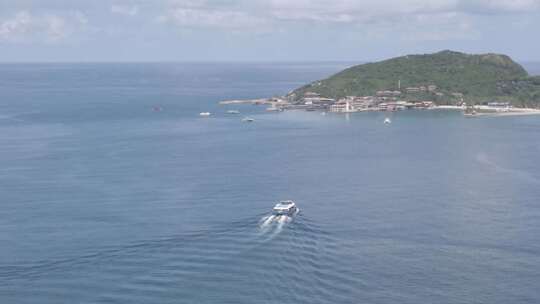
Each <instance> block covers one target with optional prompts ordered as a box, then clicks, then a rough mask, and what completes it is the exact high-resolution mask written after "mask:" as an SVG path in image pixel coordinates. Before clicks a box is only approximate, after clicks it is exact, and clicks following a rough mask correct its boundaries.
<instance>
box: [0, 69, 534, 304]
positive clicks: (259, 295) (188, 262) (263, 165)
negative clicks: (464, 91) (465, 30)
mask: <svg viewBox="0 0 540 304" xmlns="http://www.w3.org/2000/svg"><path fill="white" fill-rule="evenodd" d="M343 67H344V65H343V64H334V63H326V64H320V63H319V64H210V63H208V64H202V63H200V64H165V63H163V64H29V65H24V64H21V65H18V64H13V65H0V203H1V206H0V207H1V208H0V246H1V247H0V303H252V304H257V303H384V304H386V303H411V304H412V303H501V304H502V303H539V302H540V290H539V289H538V286H539V282H540V242H539V235H540V162H539V161H538V160H539V155H540V141H539V138H540V137H539V136H540V117H537V116H524V117H496V118H493V117H492V118H487V117H486V118H477V119H465V118H463V116H462V115H460V114H459V113H455V112H452V111H404V112H397V113H394V114H391V115H392V117H391V118H392V121H393V123H392V124H391V125H384V124H383V119H384V117H385V114H383V113H358V114H355V115H339V114H328V115H326V116H322V115H320V113H318V112H299V111H289V112H283V113H268V112H265V111H264V108H263V107H257V106H252V105H242V106H219V105H218V104H217V102H218V101H220V100H223V99H233V98H234V99H236V98H256V97H265V96H271V95H273V94H284V93H286V92H287V91H289V90H291V89H293V88H295V87H297V86H300V85H302V84H303V83H305V82H307V81H311V80H315V79H319V78H322V77H325V76H327V75H329V74H331V73H333V72H336V71H338V70H340V69H341V68H343ZM155 107H160V108H161V111H154V109H155ZM229 109H238V110H240V111H241V112H242V114H241V115H227V114H225V112H226V111H227V110H229ZM203 111H209V112H212V113H213V114H214V115H213V116H212V117H210V118H201V117H199V115H198V113H199V112H203ZM243 116H250V117H253V118H254V119H255V122H253V123H242V122H241V121H240V120H241V118H242V117H243ZM281 199H293V200H295V201H296V203H297V204H298V206H299V207H300V209H301V211H300V213H299V214H298V215H297V216H296V217H295V218H294V219H293V220H292V221H271V222H267V221H266V219H267V218H268V216H269V214H270V210H271V208H272V206H273V205H274V204H275V202H276V201H278V200H281Z"/></svg>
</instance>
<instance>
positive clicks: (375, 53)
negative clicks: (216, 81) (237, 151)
mask: <svg viewBox="0 0 540 304" xmlns="http://www.w3.org/2000/svg"><path fill="white" fill-rule="evenodd" d="M538 28H540V0H516V1H503V0H472V1H465V0H436V1H427V0H402V1H398V0H386V1H374V0H366V1H352V0H336V1H322V0H300V1H285V0H267V1H263V0H252V1H248V0H185V1H179V0H156V1H142V0H138V1H137V0H122V1H112V0H104V1H99V2H92V3H90V2H88V1H82V0H78V1H68V0H48V1H38V0H22V1H17V2H13V1H0V52H1V53H2V55H3V56H2V59H1V61H2V62H57V61H59V62H73V61H75V62H95V61H118V62H125V61H152V62H153V61H183V62H186V61H187V62H192V61H193V62H195V61H351V62H352V61H356V62H358V61H364V62H365V61H375V60H380V59H385V58H388V57H395V56H400V55H405V54H412V53H431V52H436V51H440V50H444V49H451V50H455V51H462V52H466V53H488V52H493V53H503V54H507V55H509V56H511V57H512V58H513V59H515V60H516V61H519V62H535V61H540V42H538V41H537V40H534V39H531V37H535V34H536V33H535V30H536V29H538Z"/></svg>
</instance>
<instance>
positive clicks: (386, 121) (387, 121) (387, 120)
mask: <svg viewBox="0 0 540 304" xmlns="http://www.w3.org/2000/svg"><path fill="white" fill-rule="evenodd" d="M384 123H385V124H387V125H388V124H391V123H392V121H391V120H390V118H388V117H386V118H385V119H384Z"/></svg>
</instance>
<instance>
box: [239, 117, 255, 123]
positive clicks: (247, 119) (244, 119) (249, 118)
mask: <svg viewBox="0 0 540 304" xmlns="http://www.w3.org/2000/svg"><path fill="white" fill-rule="evenodd" d="M254 121H255V119H253V118H251V117H244V118H243V119H242V122H254Z"/></svg>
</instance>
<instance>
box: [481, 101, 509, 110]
mask: <svg viewBox="0 0 540 304" xmlns="http://www.w3.org/2000/svg"><path fill="white" fill-rule="evenodd" d="M487 105H488V106H489V107H492V108H504V109H506V108H510V103H509V102H488V104H487Z"/></svg>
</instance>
